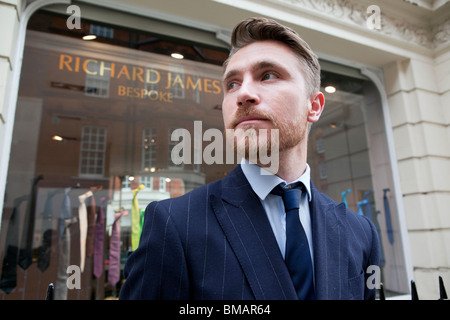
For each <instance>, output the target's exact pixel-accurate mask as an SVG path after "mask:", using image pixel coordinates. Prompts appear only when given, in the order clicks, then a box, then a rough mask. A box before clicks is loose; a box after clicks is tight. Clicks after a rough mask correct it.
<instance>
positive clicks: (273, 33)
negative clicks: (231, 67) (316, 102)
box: [223, 17, 320, 96]
mask: <svg viewBox="0 0 450 320" xmlns="http://www.w3.org/2000/svg"><path fill="white" fill-rule="evenodd" d="M265 40H273V41H279V42H281V43H283V44H285V45H287V46H288V47H289V48H290V49H291V50H292V51H293V52H294V54H296V55H297V56H298V58H299V61H300V63H301V64H302V66H303V72H304V76H305V77H306V90H307V93H308V95H309V96H311V95H312V94H313V93H315V92H318V91H320V64H319V59H318V57H317V55H316V54H315V53H314V52H313V51H312V50H311V48H310V47H309V45H308V44H307V43H306V42H305V40H303V39H302V38H301V37H300V36H299V35H298V33H297V32H295V31H294V30H293V29H291V28H289V27H286V26H284V25H282V24H280V23H278V22H276V21H275V20H272V19H267V18H260V17H258V18H248V19H245V20H243V21H242V22H240V23H239V24H238V25H237V26H236V27H235V28H234V30H233V34H232V35H231V49H230V55H229V57H228V59H227V60H226V61H225V62H224V64H223V65H224V68H226V66H227V65H228V62H229V61H230V59H231V57H232V56H233V55H234V54H235V53H236V52H237V51H238V50H240V49H242V48H243V47H245V46H246V45H249V44H251V43H253V42H257V41H265Z"/></svg>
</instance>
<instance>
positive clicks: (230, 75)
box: [223, 60, 286, 82]
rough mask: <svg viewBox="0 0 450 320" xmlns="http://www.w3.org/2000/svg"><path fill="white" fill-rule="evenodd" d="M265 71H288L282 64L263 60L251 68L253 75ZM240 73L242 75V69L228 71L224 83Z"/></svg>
mask: <svg viewBox="0 0 450 320" xmlns="http://www.w3.org/2000/svg"><path fill="white" fill-rule="evenodd" d="M263 69H281V70H286V68H285V67H284V66H282V65H281V64H279V63H277V62H274V61H269V60H262V61H259V62H256V63H254V64H253V65H252V66H251V67H250V71H251V72H252V73H254V72H257V71H259V70H263ZM240 73H241V70H240V69H231V70H230V71H227V72H226V73H225V74H224V76H223V81H224V82H225V81H226V80H227V79H230V78H233V77H235V76H236V75H238V74H240Z"/></svg>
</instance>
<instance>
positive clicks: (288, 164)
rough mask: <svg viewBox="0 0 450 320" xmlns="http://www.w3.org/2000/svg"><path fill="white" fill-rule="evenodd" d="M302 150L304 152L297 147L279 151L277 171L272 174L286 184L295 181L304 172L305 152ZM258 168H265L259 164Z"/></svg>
mask: <svg viewBox="0 0 450 320" xmlns="http://www.w3.org/2000/svg"><path fill="white" fill-rule="evenodd" d="M303 150H306V148H302V147H301V146H300V145H298V146H297V147H294V148H291V149H287V150H282V151H280V154H279V161H278V170H277V172H272V173H273V174H275V175H277V176H278V177H280V178H281V179H283V180H284V181H286V182H287V183H290V182H292V181H294V180H296V179H297V178H298V177H299V176H301V175H302V174H303V173H304V172H305V170H306V152H305V151H303ZM258 166H260V167H263V168H264V167H265V166H262V165H261V164H258ZM266 169H267V168H266ZM269 171H271V170H269Z"/></svg>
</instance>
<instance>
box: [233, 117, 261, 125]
mask: <svg viewBox="0 0 450 320" xmlns="http://www.w3.org/2000/svg"><path fill="white" fill-rule="evenodd" d="M261 121H269V119H267V118H265V117H262V116H245V117H242V118H240V119H239V120H238V121H236V125H235V127H237V126H239V125H250V124H255V123H258V122H261Z"/></svg>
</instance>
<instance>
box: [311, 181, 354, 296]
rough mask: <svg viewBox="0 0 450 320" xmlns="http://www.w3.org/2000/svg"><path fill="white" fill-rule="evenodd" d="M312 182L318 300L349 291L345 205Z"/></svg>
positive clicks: (312, 214) (346, 294) (341, 294)
mask: <svg viewBox="0 0 450 320" xmlns="http://www.w3.org/2000/svg"><path fill="white" fill-rule="evenodd" d="M311 186H312V188H311V189H312V201H311V203H310V211H311V221H312V233H313V244H314V270H315V288H316V296H317V299H320V300H324V299H329V300H339V299H346V298H347V297H348V295H349V292H348V245H347V234H346V231H345V228H346V224H345V221H344V220H345V214H346V210H345V205H344V204H342V203H341V204H340V205H336V203H334V202H332V201H331V200H330V199H329V198H327V197H326V196H324V195H322V194H321V193H320V192H319V191H318V190H317V189H316V188H315V187H314V186H313V185H311Z"/></svg>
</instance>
